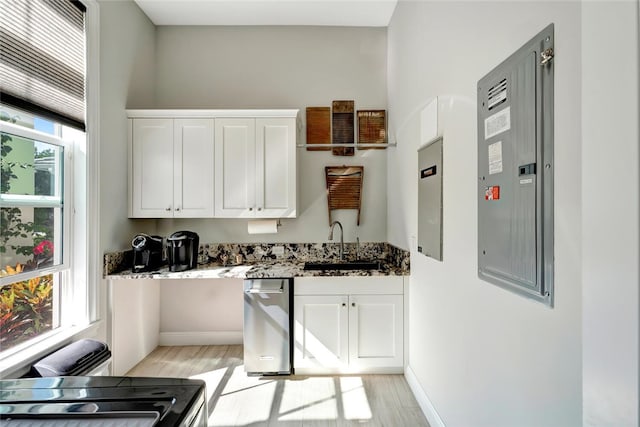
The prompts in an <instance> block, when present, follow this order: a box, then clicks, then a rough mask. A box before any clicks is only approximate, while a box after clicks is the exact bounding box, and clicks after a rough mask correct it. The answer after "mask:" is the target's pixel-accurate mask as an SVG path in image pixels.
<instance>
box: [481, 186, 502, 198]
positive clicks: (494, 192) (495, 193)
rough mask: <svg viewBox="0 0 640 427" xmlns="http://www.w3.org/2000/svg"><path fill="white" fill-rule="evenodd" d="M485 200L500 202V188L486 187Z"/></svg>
mask: <svg viewBox="0 0 640 427" xmlns="http://www.w3.org/2000/svg"><path fill="white" fill-rule="evenodd" d="M484 199H485V200H500V186H499V185H494V186H492V187H486V188H485V190H484Z"/></svg>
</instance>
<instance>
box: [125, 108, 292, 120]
mask: <svg viewBox="0 0 640 427" xmlns="http://www.w3.org/2000/svg"><path fill="white" fill-rule="evenodd" d="M298 111H299V110H296V109H287V110H278V109H272V110H262V109H260V110H251V109H249V110H244V109H242V110H210V109H209V110H206V109H135V110H134V109H127V110H126V113H127V118H129V119H134V118H135V119H137V118H159V117H167V118H181V119H182V118H194V119H196V118H198V119H202V118H208V119H215V118H223V117H224V118H229V117H253V118H256V117H260V118H263V117H297V116H298Z"/></svg>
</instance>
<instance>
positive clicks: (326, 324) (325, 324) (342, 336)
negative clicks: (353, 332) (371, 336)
mask: <svg viewBox="0 0 640 427" xmlns="http://www.w3.org/2000/svg"><path fill="white" fill-rule="evenodd" d="M347 303H348V297H347V296H346V295H305V296H296V297H294V303H293V311H294V322H293V334H294V343H293V346H294V355H293V364H294V367H295V369H296V373H304V372H305V369H308V370H307V372H313V373H320V372H329V371H340V370H341V368H345V369H346V368H347V366H348V362H349V361H348V357H349V350H348V346H349V336H348V332H349V330H348V329H349V327H348V326H349V325H348V308H347Z"/></svg>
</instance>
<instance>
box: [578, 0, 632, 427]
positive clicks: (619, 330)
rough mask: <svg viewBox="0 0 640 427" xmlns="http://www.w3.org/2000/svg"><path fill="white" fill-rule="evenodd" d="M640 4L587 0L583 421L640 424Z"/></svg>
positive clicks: (584, 11) (600, 424)
mask: <svg viewBox="0 0 640 427" xmlns="http://www.w3.org/2000/svg"><path fill="white" fill-rule="evenodd" d="M638 9H639V7H638V2H637V0H632V1H627V2H613V3H602V2H591V1H587V2H584V3H583V6H582V52H583V56H582V103H583V108H582V135H583V146H582V206H583V208H582V219H583V222H582V235H583V238H582V248H581V249H582V272H583V274H582V280H583V283H582V289H583V290H582V294H583V295H582V301H583V307H582V317H583V325H582V333H583V338H582V339H583V368H582V377H583V379H582V381H583V399H584V410H583V417H584V425H585V426H598V427H603V426H611V427H613V426H637V425H638V424H640V417H639V415H638V405H640V403H639V402H640V397H639V396H638V376H639V373H638V361H639V360H640V357H639V354H638V337H639V334H640V331H639V330H638V326H639V316H638V301H639V294H638V283H640V274H639V272H638V262H639V260H640V251H639V250H638V236H639V235H640V230H639V220H638V218H639V214H638V211H639V209H638V205H639V203H640V202H639V195H640V187H639V184H638V169H639V168H638V164H639V161H638V160H639V150H638V140H639V137H640V135H639V132H638V120H639V117H640V111H639V108H638V89H639V87H638V79H639V78H640V73H639V69H638V60H639V58H638V52H639V51H638V49H639V40H638V19H639V17H640V15H639V11H638ZM611 46H615V49H613V50H611V49H610V47H611ZM605 50H606V51H607V52H610V54H608V55H607V60H606V61H602V60H601V59H599V56H600V53H601V52H603V51H605ZM603 100H604V101H605V102H603ZM611 101H613V104H611V103H610V102H611ZM596 171H601V173H594V172H596ZM602 195H606V196H605V197H604V198H603V197H602Z"/></svg>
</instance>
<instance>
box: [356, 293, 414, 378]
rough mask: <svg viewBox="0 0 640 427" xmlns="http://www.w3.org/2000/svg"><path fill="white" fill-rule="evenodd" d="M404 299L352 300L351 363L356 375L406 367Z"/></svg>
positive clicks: (358, 297)
mask: <svg viewBox="0 0 640 427" xmlns="http://www.w3.org/2000/svg"><path fill="white" fill-rule="evenodd" d="M402 299H403V298H402V295H351V296H350V297H349V363H350V368H351V369H352V370H354V371H358V372H360V371H366V370H367V369H370V368H393V367H399V368H402V366H403V354H404V351H403V311H402Z"/></svg>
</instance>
